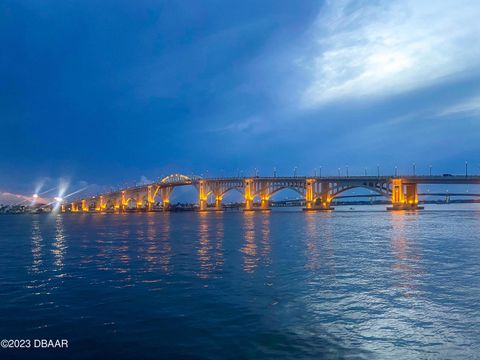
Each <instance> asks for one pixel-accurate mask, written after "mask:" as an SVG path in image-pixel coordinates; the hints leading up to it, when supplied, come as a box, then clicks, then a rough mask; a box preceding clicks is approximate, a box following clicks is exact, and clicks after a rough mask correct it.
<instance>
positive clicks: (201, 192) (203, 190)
mask: <svg viewBox="0 0 480 360" xmlns="http://www.w3.org/2000/svg"><path fill="white" fill-rule="evenodd" d="M198 198H199V204H198V205H199V210H200V211H206V210H207V200H208V187H207V182H206V181H204V180H200V182H199V184H198Z"/></svg>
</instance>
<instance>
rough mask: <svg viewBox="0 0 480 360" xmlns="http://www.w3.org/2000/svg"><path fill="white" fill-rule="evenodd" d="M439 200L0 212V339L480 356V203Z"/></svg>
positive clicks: (140, 354)
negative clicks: (354, 207) (207, 209)
mask: <svg viewBox="0 0 480 360" xmlns="http://www.w3.org/2000/svg"><path fill="white" fill-rule="evenodd" d="M368 209H369V210H371V209H373V208H372V207H368ZM439 209H444V210H447V211H436V210H435V209H433V210H432V209H430V210H429V209H427V210H425V211H423V212H420V213H392V212H386V211H343V212H342V211H336V212H332V213H303V212H301V211H298V210H287V211H272V212H270V213H243V212H225V213H150V214H125V215H113V214H105V215H98V214H97V215H95V214H90V215H88V214H87V215H73V214H64V215H31V216H29V215H25V216H0V246H1V252H0V269H1V272H0V285H1V287H0V338H2V339H3V338H7V339H15V338H17V339H40V338H47V339H57V338H58V339H68V340H69V349H68V350H58V349H57V350H53V351H51V352H48V350H2V349H0V358H2V359H3V358H5V359H6V358H10V357H14V358H15V357H17V358H21V357H25V358H26V357H29V358H31V357H32V356H33V355H35V356H36V357H38V356H40V357H44V358H52V356H55V355H57V356H59V357H60V356H63V355H69V357H71V358H94V357H95V358H96V357H101V356H104V358H114V357H115V358H117V359H124V358H131V357H134V356H137V358H184V359H223V358H232V359H237V358H238V359H250V358H271V359H278V358H297V359H302V358H305V359H321V358H368V359H370V358H382V359H383V358H452V357H463V358H479V357H480V355H479V354H480V326H479V325H480V211H478V210H470V211H459V210H456V208H455V207H454V206H453V205H448V206H446V207H444V208H439ZM107 355H108V357H107Z"/></svg>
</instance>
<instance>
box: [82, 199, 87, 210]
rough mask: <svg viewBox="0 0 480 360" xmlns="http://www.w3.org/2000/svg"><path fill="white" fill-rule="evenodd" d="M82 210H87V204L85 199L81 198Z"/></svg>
mask: <svg viewBox="0 0 480 360" xmlns="http://www.w3.org/2000/svg"><path fill="white" fill-rule="evenodd" d="M82 211H83V212H88V206H87V201H86V200H82Z"/></svg>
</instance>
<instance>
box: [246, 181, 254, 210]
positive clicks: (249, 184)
mask: <svg viewBox="0 0 480 360" xmlns="http://www.w3.org/2000/svg"><path fill="white" fill-rule="evenodd" d="M244 197H245V211H251V210H253V198H254V195H253V180H252V179H246V180H245V194H244Z"/></svg>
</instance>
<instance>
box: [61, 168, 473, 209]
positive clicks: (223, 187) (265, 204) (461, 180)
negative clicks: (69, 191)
mask: <svg viewBox="0 0 480 360" xmlns="http://www.w3.org/2000/svg"><path fill="white" fill-rule="evenodd" d="M420 184H442V185H452V184H480V176H466V175H448V176H447V175H444V176H435V175H434V176H401V177H398V176H324V177H318V176H314V177H304V176H293V177H276V176H275V177H259V176H255V177H222V178H201V177H189V176H186V175H182V174H172V175H169V176H167V177H165V178H163V179H162V180H161V181H158V182H154V183H150V184H146V185H141V186H134V187H128V188H125V189H122V190H118V191H112V192H108V193H104V194H99V195H97V196H92V197H89V198H84V199H79V200H76V201H72V202H70V203H64V204H62V211H65V212H72V213H78V212H125V211H156V210H158V209H162V210H168V209H169V207H170V195H171V194H172V191H173V190H174V189H175V188H177V187H181V186H193V187H195V188H196V189H197V192H198V210H199V211H207V210H209V211H210V210H222V209H223V206H222V200H223V197H224V196H225V194H226V193H228V192H229V191H238V192H239V193H240V194H242V197H243V200H244V210H245V211H255V210H264V211H265V210H269V209H270V198H271V197H272V196H273V195H275V194H276V193H278V192H279V191H282V190H284V189H291V190H293V191H296V192H297V193H298V194H299V195H300V196H301V197H302V198H304V199H305V208H304V210H306V211H330V210H333V208H332V206H331V202H332V200H333V199H335V198H336V197H340V196H341V194H342V193H344V192H345V191H348V190H351V189H354V188H364V189H367V190H371V191H372V192H374V193H376V194H378V195H380V196H383V197H385V198H387V199H389V200H390V201H391V204H392V206H391V207H388V208H387V209H388V210H418V209H421V208H422V207H420V206H419V205H418V197H419V195H420V194H419V192H418V185H420ZM422 195H423V194H422ZM425 195H433V194H425ZM211 198H213V199H214V200H213V204H210V205H211V206H209V204H208V201H209V199H211ZM156 204H161V206H160V207H156ZM212 205H213V206H212Z"/></svg>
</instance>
